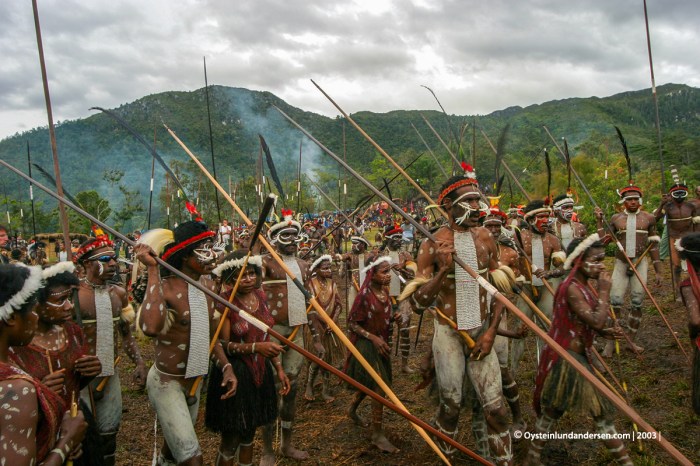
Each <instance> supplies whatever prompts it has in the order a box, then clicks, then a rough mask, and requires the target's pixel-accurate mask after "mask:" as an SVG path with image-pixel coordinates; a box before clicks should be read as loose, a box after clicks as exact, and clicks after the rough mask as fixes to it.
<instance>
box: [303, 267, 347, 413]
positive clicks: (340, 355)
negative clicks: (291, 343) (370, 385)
mask: <svg viewBox="0 0 700 466" xmlns="http://www.w3.org/2000/svg"><path fill="white" fill-rule="evenodd" d="M332 260H333V258H332V257H331V256H330V255H328V254H326V255H323V256H321V257H319V258H318V259H316V260H315V261H314V263H313V264H311V268H310V269H309V273H310V274H311V278H310V279H309V280H308V281H307V283H306V289H307V290H309V291H310V292H311V293H312V294H313V295H314V296H315V297H316V300H317V301H318V303H319V304H320V305H321V307H323V309H324V310H325V311H326V314H328V315H329V316H330V318H331V319H333V321H334V322H335V323H336V324H337V323H338V318H339V317H340V311H341V310H342V304H341V303H340V293H338V287H337V286H336V284H335V282H334V281H333V278H332V270H331V262H332ZM313 318H314V319H317V320H318V322H317V323H316V326H309V325H306V326H305V327H304V332H305V335H304V342H305V343H306V344H307V350H309V351H313V348H309V346H311V345H312V344H313V341H314V335H313V332H314V331H315V329H317V328H318V329H319V330H320V331H321V335H320V337H321V343H322V344H323V347H324V348H325V349H326V352H325V354H324V356H323V360H324V361H326V362H327V363H328V364H330V365H332V366H338V365H339V364H340V363H341V362H342V361H343V360H344V359H345V351H343V350H344V347H343V345H342V343H340V342H338V341H337V340H336V339H335V336H334V335H333V333H332V332H331V329H330V328H329V327H328V326H327V325H326V324H325V322H323V321H322V320H321V319H320V318H319V317H318V314H314V317H313ZM319 371H323V391H322V393H321V396H323V399H324V400H325V401H326V402H329V403H330V402H331V401H333V400H334V399H335V398H334V397H333V395H332V394H331V389H330V373H329V372H327V371H325V370H322V369H320V368H319V367H318V364H316V363H313V362H312V363H311V364H310V365H309V374H308V379H307V382H306V391H305V392H304V398H305V399H306V400H308V401H314V400H315V397H314V383H315V381H316V377H317V376H318V373H319Z"/></svg>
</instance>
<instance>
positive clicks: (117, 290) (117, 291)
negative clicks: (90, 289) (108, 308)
mask: <svg viewBox="0 0 700 466" xmlns="http://www.w3.org/2000/svg"><path fill="white" fill-rule="evenodd" d="M110 292H111V293H113V294H114V295H115V296H117V297H118V298H119V299H120V300H121V301H124V300H125V299H127V293H126V290H125V289H124V288H123V287H121V286H119V285H110Z"/></svg>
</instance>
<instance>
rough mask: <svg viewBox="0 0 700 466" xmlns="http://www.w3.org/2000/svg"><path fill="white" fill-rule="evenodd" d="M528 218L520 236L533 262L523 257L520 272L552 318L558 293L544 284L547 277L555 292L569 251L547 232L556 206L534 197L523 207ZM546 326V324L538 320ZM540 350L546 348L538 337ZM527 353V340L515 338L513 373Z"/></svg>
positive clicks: (524, 305)
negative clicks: (555, 296)
mask: <svg viewBox="0 0 700 466" xmlns="http://www.w3.org/2000/svg"><path fill="white" fill-rule="evenodd" d="M523 213H524V219H525V221H526V222H527V224H528V229H525V230H521V231H520V234H519V235H516V239H517V240H519V241H520V247H521V248H522V250H523V251H524V252H525V254H526V255H527V257H528V258H529V259H530V260H531V261H532V264H527V260H526V259H525V258H522V259H521V260H522V262H521V267H520V271H521V273H522V274H523V275H524V276H525V281H523V282H522V283H523V285H524V286H523V293H526V294H527V295H528V296H529V297H530V299H531V300H532V301H534V302H535V303H537V307H539V308H540V310H541V311H542V312H544V314H545V315H546V316H547V317H548V318H549V319H550V320H551V319H552V306H553V304H554V296H553V295H552V292H550V291H549V290H548V289H547V287H546V286H545V285H544V282H543V280H547V281H548V282H549V284H550V286H551V287H552V288H553V290H554V292H556V291H557V286H559V282H560V281H559V279H558V277H561V276H562V275H563V273H564V271H563V270H562V269H561V266H562V265H563V264H564V259H566V253H564V251H563V250H562V247H561V241H559V238H557V237H556V236H554V235H553V234H551V233H549V232H548V231H547V229H548V225H549V219H550V217H551V214H552V209H550V208H549V205H547V204H546V203H545V202H544V201H542V200H534V201H532V202H530V203H529V204H527V205H526V206H525V209H523ZM515 305H516V306H518V309H520V310H521V311H522V312H523V313H524V314H525V315H526V316H527V317H528V318H529V319H532V316H533V313H532V309H530V306H528V305H527V303H526V302H525V300H523V299H522V298H520V297H518V299H517V300H516V303H515ZM535 320H536V321H537V322H538V324H539V325H540V326H541V327H542V328H544V323H543V322H540V321H539V319H535ZM524 325H525V324H523V323H522V322H521V321H520V320H517V321H516V322H515V325H514V326H513V330H514V331H515V332H519V331H520V330H521V329H522V328H523V326H524ZM537 343H538V351H541V350H542V346H541V345H540V342H539V339H538V342H537ZM524 352H525V340H524V339H520V340H514V341H513V345H512V348H511V354H510V356H511V370H512V371H513V375H517V371H518V366H519V365H520V360H521V359H522V357H523V353H524Z"/></svg>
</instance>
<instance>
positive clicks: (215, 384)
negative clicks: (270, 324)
mask: <svg viewBox="0 0 700 466" xmlns="http://www.w3.org/2000/svg"><path fill="white" fill-rule="evenodd" d="M229 362H230V363H231V366H232V367H233V372H234V374H236V378H237V379H238V388H237V389H236V394H235V395H234V396H233V397H231V398H229V399H227V400H222V399H221V395H222V394H223V393H224V390H223V388H224V387H221V381H222V380H223V374H222V373H221V371H220V370H218V369H217V368H214V369H213V370H211V371H210V372H209V385H208V387H207V407H206V415H205V419H204V423H205V425H206V426H207V428H208V429H209V430H212V431H214V432H217V433H221V432H225V433H234V434H238V435H239V436H240V437H241V438H252V437H253V436H254V435H255V429H256V428H258V427H260V426H263V425H266V424H269V423H271V422H273V421H274V420H275V419H277V390H276V389H275V375H274V374H273V369H272V364H271V363H270V362H269V361H268V362H267V363H266V364H265V376H264V377H263V382H262V384H261V385H260V387H256V386H255V383H254V382H253V376H252V374H251V373H250V370H249V369H248V366H246V365H245V363H244V362H243V361H242V360H241V359H239V358H235V357H234V358H229Z"/></svg>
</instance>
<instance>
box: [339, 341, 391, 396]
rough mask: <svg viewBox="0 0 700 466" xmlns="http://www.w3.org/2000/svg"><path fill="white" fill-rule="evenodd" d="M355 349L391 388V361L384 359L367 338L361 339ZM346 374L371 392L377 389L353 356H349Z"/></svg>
mask: <svg viewBox="0 0 700 466" xmlns="http://www.w3.org/2000/svg"><path fill="white" fill-rule="evenodd" d="M355 347H356V348H357V350H358V351H359V352H360V354H361V355H362V356H363V357H364V358H365V359H366V360H367V362H368V363H369V365H370V366H372V368H374V370H375V371H377V373H378V374H379V376H380V377H381V378H382V380H383V381H384V382H385V383H386V384H387V385H388V386H389V387H391V359H390V358H386V359H385V358H383V357H382V356H381V355H380V354H379V351H377V349H376V348H375V347H374V345H373V344H372V342H371V341H369V340H367V339H365V338H360V339H359V340H358V341H357V343H355ZM345 373H346V374H347V375H349V376H350V377H352V378H353V379H355V380H357V381H358V382H360V383H361V384H362V385H364V386H365V387H367V388H369V389H370V390H376V389H377V383H376V382H375V381H374V379H373V378H372V377H371V376H370V375H369V374H368V373H367V371H366V370H365V368H364V367H362V364H360V363H359V361H358V360H357V359H355V357H354V356H353V355H352V354H349V355H348V364H347V369H345ZM353 388H354V387H353Z"/></svg>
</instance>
